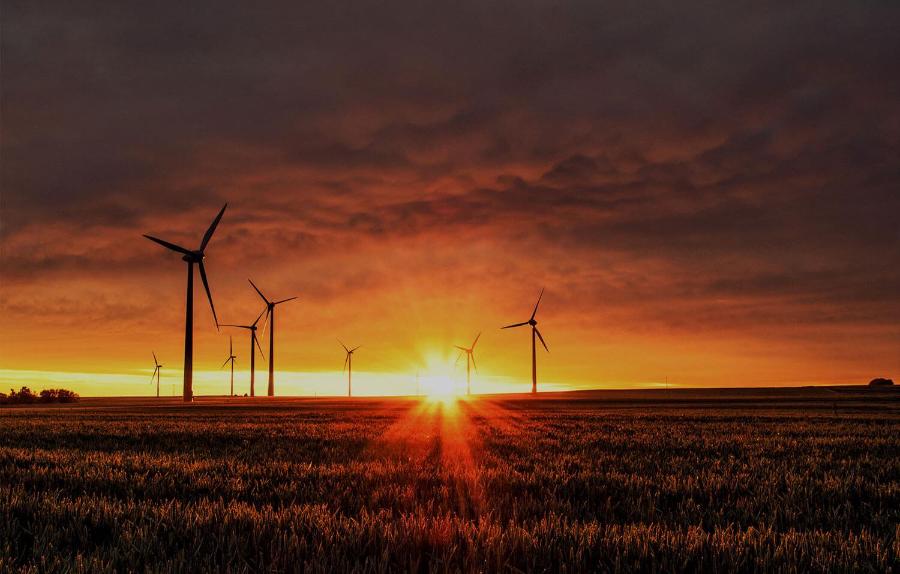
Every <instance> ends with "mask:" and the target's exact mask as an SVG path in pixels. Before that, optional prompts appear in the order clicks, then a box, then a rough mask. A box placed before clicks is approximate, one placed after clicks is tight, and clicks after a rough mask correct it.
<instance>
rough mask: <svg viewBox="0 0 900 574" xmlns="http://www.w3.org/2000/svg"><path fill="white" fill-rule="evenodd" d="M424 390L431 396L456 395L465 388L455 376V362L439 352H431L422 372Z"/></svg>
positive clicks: (421, 378) (421, 381)
mask: <svg viewBox="0 0 900 574" xmlns="http://www.w3.org/2000/svg"><path fill="white" fill-rule="evenodd" d="M419 380H420V384H421V385H422V391H423V392H424V393H425V394H426V395H427V396H429V397H434V398H446V397H455V396H457V395H459V394H460V393H462V392H464V388H463V386H462V385H460V382H459V381H458V380H457V377H455V373H454V364H453V362H452V361H451V360H450V359H448V358H446V357H444V356H441V355H439V354H437V353H432V354H429V355H428V356H427V357H426V361H425V371H424V372H422V373H421V374H420V379H419Z"/></svg>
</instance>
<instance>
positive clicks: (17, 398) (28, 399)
mask: <svg viewBox="0 0 900 574" xmlns="http://www.w3.org/2000/svg"><path fill="white" fill-rule="evenodd" d="M36 400H37V396H36V395H35V394H34V393H33V392H31V389H29V388H28V387H22V388H21V389H19V392H16V391H14V390H13V389H10V392H9V402H11V403H16V404H20V405H27V404H30V403H33V402H35V401H36Z"/></svg>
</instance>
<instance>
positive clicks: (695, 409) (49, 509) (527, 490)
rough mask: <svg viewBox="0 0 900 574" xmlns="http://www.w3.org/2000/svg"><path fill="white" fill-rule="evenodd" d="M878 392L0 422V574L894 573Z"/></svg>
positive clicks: (286, 405)
mask: <svg viewBox="0 0 900 574" xmlns="http://www.w3.org/2000/svg"><path fill="white" fill-rule="evenodd" d="M898 566H900V393H897V392H891V391H890V390H887V391H870V390H868V389H850V388H834V389H788V390H780V391H775V390H736V391H705V392H703V391H672V392H671V393H666V392H664V391H658V392H643V393H642V392H592V393H572V394H559V395H545V396H543V397H542V398H540V399H537V400H535V399H531V398H528V397H482V398H473V399H471V400H460V401H446V402H442V401H431V400H426V399H414V398H407V399H354V400H347V399H344V400H337V399H275V400H266V399H262V400H260V399H257V400H256V401H255V402H249V401H248V400H246V399H201V400H199V401H198V402H197V403H195V404H194V405H190V406H184V405H181V404H180V403H178V402H176V401H175V400H172V399H152V400H151V399H140V400H138V399H131V400H127V399H106V400H102V399H93V400H91V399H86V400H83V401H82V402H81V403H80V404H78V405H74V406H53V407H39V408H5V409H2V410H0V571H17V572H18V571H26V572H27V571H36V572H37V571H72V572H103V571H119V572H122V571H185V570H206V571H214V572H252V571H311V572H335V571H363V572H386V571H398V570H399V571H421V572H427V571H438V572H444V571H450V572H453V571H463V572H472V571H512V572H517V571H527V572H540V571H566V572H578V571H634V570H642V571H655V572H666V571H685V570H687V571H706V572H731V571H754V570H782V571H796V572H806V571H828V572H833V571H873V572H885V571H891V570H893V571H897V570H898Z"/></svg>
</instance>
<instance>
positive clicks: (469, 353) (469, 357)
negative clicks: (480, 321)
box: [454, 333, 481, 395]
mask: <svg viewBox="0 0 900 574" xmlns="http://www.w3.org/2000/svg"><path fill="white" fill-rule="evenodd" d="M480 338H481V333H478V336H477V337H475V340H474V341H472V346H471V347H469V348H466V347H460V346H459V345H454V346H455V347H456V348H457V349H459V350H460V351H461V353H460V354H459V356H460V357H462V353H465V354H466V394H467V395H471V394H472V378H471V372H470V365H471V366H472V367H475V372H476V373H477V372H478V365H476V364H475V344H476V343H478V339H480ZM456 360H457V361H459V359H458V358H457V359H456Z"/></svg>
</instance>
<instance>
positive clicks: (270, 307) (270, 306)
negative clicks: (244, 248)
mask: <svg viewBox="0 0 900 574" xmlns="http://www.w3.org/2000/svg"><path fill="white" fill-rule="evenodd" d="M247 281H250V280H249V279H247ZM250 285H253V288H254V289H256V292H257V293H259V296H260V297H262V300H263V301H265V302H266V322H268V323H269V390H268V392H267V394H268V395H269V396H270V397H274V396H275V306H276V305H281V304H282V303H287V302H288V301H293V300H294V299H296V297H288V298H287V299H282V300H281V301H269V300H268V299H266V296H265V295H263V294H262V291H260V290H259V287H257V286H256V284H255V283H253V281H250ZM265 329H266V326H265V325H263V330H264V331H265Z"/></svg>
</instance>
